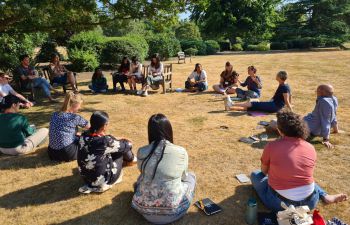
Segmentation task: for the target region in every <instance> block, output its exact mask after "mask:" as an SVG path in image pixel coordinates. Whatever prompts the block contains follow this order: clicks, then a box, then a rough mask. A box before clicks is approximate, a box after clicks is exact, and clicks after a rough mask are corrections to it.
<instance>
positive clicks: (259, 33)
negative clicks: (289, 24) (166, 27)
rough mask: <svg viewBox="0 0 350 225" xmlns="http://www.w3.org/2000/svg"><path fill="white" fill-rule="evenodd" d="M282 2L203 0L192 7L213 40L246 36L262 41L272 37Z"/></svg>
mask: <svg viewBox="0 0 350 225" xmlns="http://www.w3.org/2000/svg"><path fill="white" fill-rule="evenodd" d="M280 2H281V1H280V0H254V1H253V0H199V1H195V2H194V3H193V5H192V7H191V11H192V15H191V19H193V20H194V21H196V22H197V24H199V26H200V27H201V29H202V34H205V35H206V36H208V37H210V38H221V37H224V38H229V39H230V40H232V41H234V40H235V39H236V37H243V38H245V39H246V40H248V41H249V42H258V41H261V40H266V39H269V38H270V37H271V30H272V28H274V25H275V20H276V18H277V16H278V15H277V13H276V6H277V5H278V4H279V3H280Z"/></svg>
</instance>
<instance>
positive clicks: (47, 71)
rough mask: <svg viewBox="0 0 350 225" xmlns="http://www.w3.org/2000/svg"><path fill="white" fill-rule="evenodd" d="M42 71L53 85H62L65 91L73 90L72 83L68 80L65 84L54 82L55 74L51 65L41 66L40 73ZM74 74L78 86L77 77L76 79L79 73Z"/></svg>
mask: <svg viewBox="0 0 350 225" xmlns="http://www.w3.org/2000/svg"><path fill="white" fill-rule="evenodd" d="M40 72H41V73H42V74H43V76H44V77H45V79H47V80H49V81H50V84H51V86H53V87H58V86H62V88H63V93H66V92H67V90H73V87H72V85H71V84H70V83H69V82H68V81H67V82H66V83H65V84H58V83H54V82H53V74H52V71H51V68H50V67H49V66H43V67H40V68H39V73H40ZM73 74H74V77H75V86H76V87H78V84H77V79H76V77H77V73H73Z"/></svg>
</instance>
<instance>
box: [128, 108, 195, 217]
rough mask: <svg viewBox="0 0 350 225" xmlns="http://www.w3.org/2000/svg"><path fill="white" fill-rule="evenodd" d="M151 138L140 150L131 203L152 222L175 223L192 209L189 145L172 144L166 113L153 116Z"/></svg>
mask: <svg viewBox="0 0 350 225" xmlns="http://www.w3.org/2000/svg"><path fill="white" fill-rule="evenodd" d="M148 139H149V140H148V141H149V145H147V146H144V147H142V148H140V149H139V151H138V153H137V165H138V168H139V170H140V172H141V175H140V176H139V178H138V181H137V184H136V186H135V194H134V197H133V199H132V207H133V208H134V209H135V210H136V211H137V212H139V213H140V214H141V215H142V216H143V217H144V218H145V219H146V220H147V221H149V222H151V223H153V224H167V223H172V222H174V221H176V220H178V219H180V218H181V217H183V216H184V215H185V214H186V212H187V210H188V209H189V207H190V205H191V201H192V199H193V196H194V190H195V185H196V176H195V175H194V174H193V173H191V172H188V155H187V151H186V149H184V148H183V147H180V146H178V145H175V144H173V131H172V127H171V124H170V122H169V120H168V119H167V118H166V117H165V116H164V115H163V114H156V115H153V116H152V117H151V118H150V120H149V122H148Z"/></svg>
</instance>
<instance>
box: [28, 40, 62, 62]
mask: <svg viewBox="0 0 350 225" xmlns="http://www.w3.org/2000/svg"><path fill="white" fill-rule="evenodd" d="M54 53H55V54H57V55H58V56H59V57H60V60H64V57H63V55H62V54H60V53H59V52H58V51H57V44H56V42H53V41H46V42H44V43H43V44H42V45H41V48H40V51H39V54H38V55H37V56H36V57H35V61H36V62H49V61H50V60H51V56H52V54H54Z"/></svg>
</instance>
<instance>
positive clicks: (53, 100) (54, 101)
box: [49, 97, 59, 103]
mask: <svg viewBox="0 0 350 225" xmlns="http://www.w3.org/2000/svg"><path fill="white" fill-rule="evenodd" d="M49 101H50V102H51V103H59V101H58V100H57V99H54V98H52V97H51V98H49Z"/></svg>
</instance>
